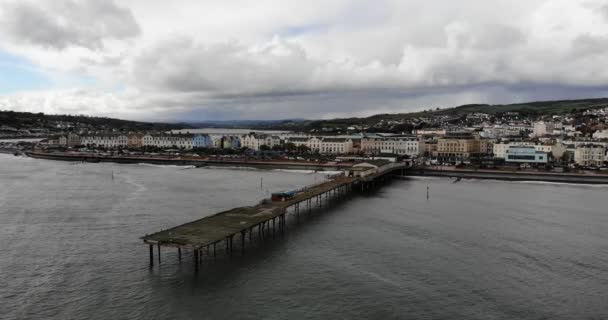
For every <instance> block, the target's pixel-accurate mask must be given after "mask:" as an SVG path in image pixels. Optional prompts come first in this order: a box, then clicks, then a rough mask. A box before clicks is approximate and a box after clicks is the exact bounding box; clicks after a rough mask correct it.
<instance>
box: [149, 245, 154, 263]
mask: <svg viewBox="0 0 608 320" xmlns="http://www.w3.org/2000/svg"><path fill="white" fill-rule="evenodd" d="M150 267H154V246H153V245H150Z"/></svg>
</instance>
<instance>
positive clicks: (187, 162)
mask: <svg viewBox="0 0 608 320" xmlns="http://www.w3.org/2000/svg"><path fill="white" fill-rule="evenodd" d="M27 155H28V156H29V157H32V158H36V159H45V160H58V161H72V162H112V163H125V164H136V163H148V164H157V165H176V166H197V167H206V166H213V167H216V166H217V167H244V168H256V169H287V170H317V171H336V170H340V169H344V166H342V165H330V164H315V163H289V162H284V161H283V162H276V161H275V162H273V161H232V160H208V159H205V160H203V159H200V160H199V159H196V160H194V159H179V158H174V159H165V158H153V157H120V156H114V157H104V156H95V155H72V154H61V153H44V152H28V153H27Z"/></svg>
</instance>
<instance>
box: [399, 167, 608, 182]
mask: <svg viewBox="0 0 608 320" xmlns="http://www.w3.org/2000/svg"><path fill="white" fill-rule="evenodd" d="M407 175H410V176H433V177H451V178H464V179H491V180H507V181H544V182H561V183H581V184H608V175H602V174H597V175H592V174H573V173H549V172H504V171H497V170H466V169H449V170H440V169H434V168H413V169H410V170H408V172H407Z"/></svg>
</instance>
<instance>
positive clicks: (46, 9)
mask: <svg viewBox="0 0 608 320" xmlns="http://www.w3.org/2000/svg"><path fill="white" fill-rule="evenodd" d="M607 66H608V1H605V0H459V1H454V0H425V1H420V0H369V1H368V0H360V1H357V0H351V1H346V0H320V1H315V0H307V1H301V0H299V1H295V0H294V1H292V0H255V1H251V0H218V1H205V0H197V1H195V0H192V1H187V0H172V1H150V0H115V1H112V0H0V110H16V111H31V112H45V113H69V114H90V115H103V116H112V117H119V118H128V119H138V120H195V121H200V120H208V119H214V120H216V119H285V118H332V117H347V116H367V115H372V114H376V113H387V112H406V111H413V110H420V109H427V108H436V107H451V106H456V105H460V104H465V103H511V102H522V101H528V100H539V99H547V100H549V99H564V98H583V97H604V96H608V87H607V85H608V68H607Z"/></svg>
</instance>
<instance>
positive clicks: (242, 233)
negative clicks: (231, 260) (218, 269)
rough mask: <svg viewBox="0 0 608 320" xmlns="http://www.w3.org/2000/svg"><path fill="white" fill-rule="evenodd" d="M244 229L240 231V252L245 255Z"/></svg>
mask: <svg viewBox="0 0 608 320" xmlns="http://www.w3.org/2000/svg"><path fill="white" fill-rule="evenodd" d="M245 233H247V232H246V231H245V230H243V231H241V254H242V255H245Z"/></svg>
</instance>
